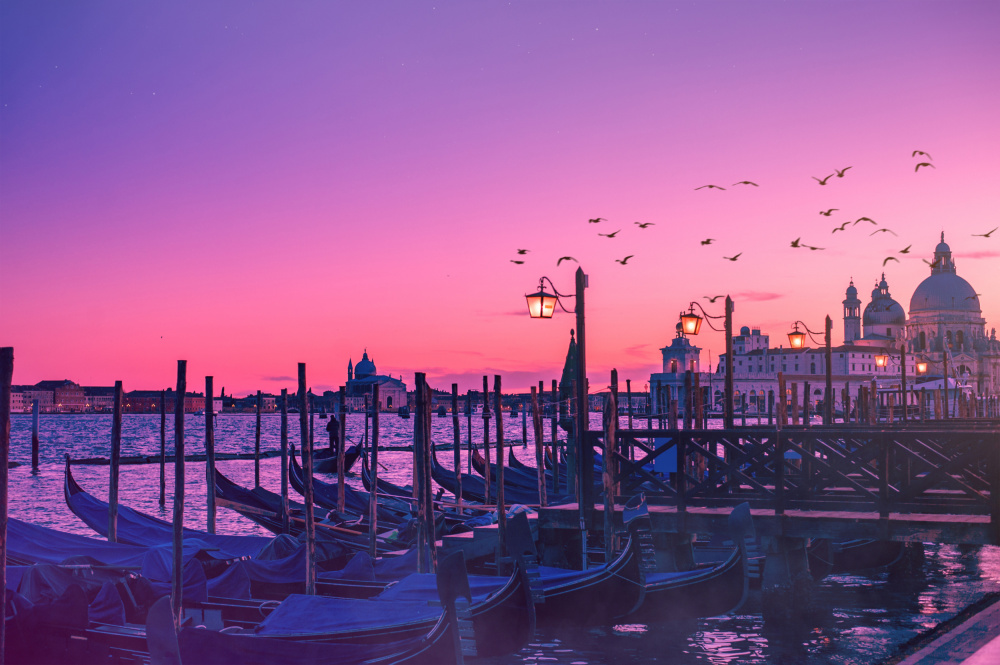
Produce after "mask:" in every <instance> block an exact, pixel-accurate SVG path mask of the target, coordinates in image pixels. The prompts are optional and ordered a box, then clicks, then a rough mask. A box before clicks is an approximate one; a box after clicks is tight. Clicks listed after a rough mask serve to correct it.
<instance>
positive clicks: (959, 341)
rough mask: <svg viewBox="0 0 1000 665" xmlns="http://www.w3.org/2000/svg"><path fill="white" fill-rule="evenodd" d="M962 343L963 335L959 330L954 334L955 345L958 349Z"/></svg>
mask: <svg viewBox="0 0 1000 665" xmlns="http://www.w3.org/2000/svg"><path fill="white" fill-rule="evenodd" d="M964 341H965V333H963V332H962V331H961V330H959V331H958V332H957V333H955V345H956V346H958V348H962V343H963V342H964Z"/></svg>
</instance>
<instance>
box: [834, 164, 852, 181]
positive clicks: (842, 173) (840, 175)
mask: <svg viewBox="0 0 1000 665" xmlns="http://www.w3.org/2000/svg"><path fill="white" fill-rule="evenodd" d="M853 168H854V167H853V166H847V167H845V168H842V169H834V171H836V172H837V177H838V178H843V177H844V174H845V173H847V169H853Z"/></svg>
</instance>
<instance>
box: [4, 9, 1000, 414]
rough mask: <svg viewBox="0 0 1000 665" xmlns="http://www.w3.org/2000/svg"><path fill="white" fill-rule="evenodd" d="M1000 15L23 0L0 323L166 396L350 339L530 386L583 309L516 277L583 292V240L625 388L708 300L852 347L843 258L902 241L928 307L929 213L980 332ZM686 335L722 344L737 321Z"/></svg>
mask: <svg viewBox="0 0 1000 665" xmlns="http://www.w3.org/2000/svg"><path fill="white" fill-rule="evenodd" d="M998 26H1000V3H997V2H995V1H991V2H869V3H864V2H847V3H845V2H666V1H664V2H652V1H651V2H572V3H570V2H530V3H529V2H513V3H498V2H412V1H406V2H314V3H309V2H294V3H284V2H258V3H254V4H251V3H250V2H207V3H206V2H179V1H175V2H167V3H136V2H125V1H118V2H105V1H95V2H28V1H26V0H11V1H6V2H4V3H2V4H0V346H13V347H14V352H15V371H14V383H16V384H20V383H35V382H37V381H40V380H43V379H63V378H69V379H72V380H74V381H76V382H78V383H81V384H84V385H110V384H111V383H113V382H114V381H115V380H116V379H121V380H123V381H124V385H125V388H126V389H127V390H131V389H138V388H148V389H157V388H163V387H166V386H168V385H171V384H172V383H173V382H174V379H175V373H176V360H177V359H181V358H183V359H187V361H188V383H189V386H193V387H195V388H197V389H201V387H203V385H204V384H203V379H202V377H203V376H205V375H213V376H214V377H215V386H216V390H218V388H219V387H225V389H226V392H227V393H236V394H245V393H247V392H249V391H252V390H256V389H262V390H265V391H277V390H280V389H281V388H282V387H289V388H294V376H295V370H296V363H297V362H306V363H307V365H308V373H309V383H310V385H311V386H312V387H313V389H314V390H318V391H321V390H324V389H330V388H335V387H336V386H339V385H341V384H343V383H344V380H345V379H346V366H347V362H348V360H349V359H353V360H354V362H355V363H357V361H358V360H359V359H360V357H361V354H362V352H363V350H364V349H365V348H367V349H368V352H369V355H370V356H371V357H372V358H373V359H374V361H375V363H376V365H377V366H378V370H379V372H380V373H390V374H392V375H394V376H399V375H402V376H403V379H404V381H406V382H407V384H408V385H410V386H411V387H412V384H413V372H415V371H424V372H427V373H428V378H429V381H430V383H431V385H433V386H434V387H439V388H448V387H449V386H450V384H451V383H452V382H453V381H457V382H459V384H460V386H461V388H462V389H463V390H465V389H467V388H472V387H476V386H477V385H481V377H482V375H483V374H490V375H492V374H502V375H503V377H504V387H505V388H506V389H508V390H517V389H524V388H526V387H527V386H529V385H530V384H531V383H534V382H537V381H538V380H539V379H545V380H550V379H552V378H556V377H558V375H559V372H560V370H561V367H562V363H563V360H564V357H565V353H566V347H567V344H568V342H569V330H570V328H572V327H573V325H574V321H573V317H571V316H567V315H562V314H561V315H558V316H556V317H554V318H553V319H552V320H551V321H532V320H530V319H529V318H528V316H527V313H526V312H527V310H526V307H525V301H524V294H525V293H529V292H531V291H534V290H535V288H536V286H537V284H538V279H539V277H541V276H542V275H545V276H548V277H550V278H551V279H552V280H553V281H554V282H555V284H556V286H557V288H559V289H560V290H561V291H564V292H571V291H572V290H573V271H574V270H575V269H576V267H577V264H576V263H573V262H570V261H565V262H563V263H562V265H561V266H559V267H557V266H556V261H557V259H558V258H559V257H561V256H567V255H568V256H572V257H574V258H576V259H578V260H579V263H580V265H581V266H583V268H584V270H585V271H586V272H587V273H588V275H589V278H590V288H589V289H588V290H587V294H586V298H587V333H588V365H589V370H590V371H589V375H590V380H591V386H592V390H598V389H601V388H602V387H604V386H605V385H607V383H608V381H609V379H608V376H609V372H610V370H611V368H613V367H617V368H618V370H619V372H620V376H621V379H622V382H623V383H624V380H625V379H632V385H633V389H640V390H641V389H642V386H643V385H644V384H645V382H646V381H648V379H649V374H650V372H653V371H658V368H659V366H660V354H659V351H658V349H659V348H660V347H662V346H664V345H666V344H668V343H669V342H670V339H671V338H672V337H673V331H674V326H675V324H676V322H677V316H678V312H679V311H680V310H681V309H684V308H686V306H687V303H688V302H689V301H691V300H699V301H700V302H701V303H702V304H703V305H704V306H705V307H706V308H707V309H709V311H710V312H715V313H718V314H721V313H722V300H721V299H720V300H718V301H716V303H715V304H714V305H710V304H709V303H708V301H707V300H704V299H703V297H704V296H715V295H718V294H726V293H729V294H731V295H732V296H733V298H734V300H735V302H736V315H735V325H736V328H737V330H738V329H739V327H740V326H743V325H748V326H759V327H761V328H762V329H763V331H764V332H766V333H770V334H771V336H772V337H771V339H772V343H773V344H775V345H776V344H778V343H782V342H783V343H785V344H787V338H786V337H785V336H784V335H785V333H787V332H788V330H789V329H790V328H791V324H792V321H794V320H795V319H801V320H803V321H805V322H806V323H807V324H808V325H809V326H810V327H812V328H814V329H816V330H822V327H823V317H824V316H825V315H827V314H829V315H831V316H832V317H833V319H834V343H840V341H841V340H842V335H843V324H842V319H841V316H842V314H841V308H842V305H841V301H842V300H843V299H844V290H845V289H846V287H847V286H848V283H849V281H850V280H851V278H853V279H854V282H855V285H856V286H857V287H858V290H859V292H860V294H861V298H862V301H863V302H864V303H866V304H867V302H868V300H869V296H868V294H869V293H870V291H871V289H872V286H873V284H874V282H875V281H876V280H877V279H878V278H879V276H880V275H881V273H882V271H883V267H882V266H883V261H884V259H886V258H887V257H889V256H894V257H895V258H898V259H899V260H898V261H889V262H888V265H886V266H885V268H884V270H885V274H886V278H887V280H888V282H889V286H890V291H891V293H892V295H893V296H894V297H895V298H896V299H897V300H898V301H899V302H900V303H901V304H902V305H903V307H904V309H907V310H909V300H910V295H911V294H912V293H913V290H914V288H915V287H916V286H917V284H918V283H919V282H920V280H922V279H923V278H924V277H926V276H927V275H928V274H929V268H928V266H927V265H926V264H925V263H923V262H922V259H930V258H931V256H932V253H933V250H934V245H935V244H936V243H937V242H938V237H939V234H940V233H941V232H942V231H944V233H945V239H946V241H947V242H948V243H949V244H950V245H951V248H952V250H953V252H954V256H955V260H956V263H957V266H958V274H959V275H961V276H962V277H964V278H965V279H967V280H968V281H969V282H970V283H971V284H972V285H973V287H975V288H976V291H978V292H979V293H981V294H982V296H981V297H980V301H981V303H982V306H983V315H984V317H985V318H986V321H987V330H989V329H990V328H991V327H993V326H996V325H998V324H1000V278H998V275H1000V231H998V232H997V233H995V234H994V235H993V236H991V237H989V238H983V237H974V236H973V235H972V234H982V233H986V232H987V231H989V230H990V229H992V228H994V227H996V226H1000V183H998V181H1000V168H998V162H1000V150H998V148H1000V122H998V118H1000V85H998V83H1000V74H998V72H1000V39H997V34H998ZM914 150H922V151H926V152H928V153H930V155H931V156H932V158H933V159H932V160H931V161H932V163H933V165H934V168H930V167H925V168H921V169H920V170H919V171H917V172H915V171H914V168H915V166H916V164H917V163H919V162H920V161H922V159H923V158H919V159H918V158H915V157H912V156H911V153H912V152H913V151H914ZM848 166H850V167H852V168H851V169H850V170H848V171H846V173H845V175H844V177H843V178H837V177H833V178H831V179H830V180H829V181H828V182H827V184H826V185H825V186H820V185H819V184H818V183H817V181H816V180H814V179H813V177H814V176H815V177H818V178H823V177H825V176H828V175H830V174H833V173H834V170H835V169H842V168H844V167H848ZM742 180H750V181H753V182H754V183H757V184H758V185H759V187H754V186H751V185H735V186H734V185H733V183H736V182H738V181H742ZM706 184H715V185H719V186H722V187H725V188H726V189H725V191H721V190H716V189H698V190H696V189H695V188H697V187H700V186H702V185H706ZM829 208H837V209H839V210H837V211H835V212H833V213H832V214H831V216H830V217H825V216H822V215H820V214H819V211H820V210H826V209H829ZM861 216H868V217H871V218H872V219H874V220H876V222H878V225H879V226H878V227H874V226H872V225H870V224H868V223H867V222H862V223H861V224H858V225H856V226H854V225H851V226H848V227H847V228H846V230H845V232H843V233H836V234H834V233H831V230H832V229H833V228H834V227H835V226H839V225H840V224H842V223H843V222H845V221H849V220H850V221H853V220H855V219H857V218H859V217H861ZM594 217H602V218H606V219H607V221H606V222H601V223H599V224H588V223H587V220H588V218H594ZM636 222H651V223H652V224H653V225H652V226H649V227H647V228H645V229H640V228H639V227H638V226H637V225H636V224H635V223H636ZM882 227H886V228H889V229H892V231H894V232H895V233H896V234H898V235H892V234H890V233H878V234H877V235H876V236H873V237H871V236H869V234H870V233H871V232H873V231H875V230H876V228H882ZM618 229H621V231H620V233H619V234H618V235H617V236H616V237H614V238H605V237H599V236H598V235H597V234H598V233H610V232H613V231H615V230H618ZM798 237H801V239H802V243H803V244H808V245H813V246H817V247H822V248H824V249H822V250H817V251H810V250H808V249H802V248H800V249H794V248H791V247H790V246H789V245H790V243H791V241H793V240H795V239H796V238H798ZM706 238H715V239H717V240H716V242H714V243H713V244H711V245H707V246H703V245H701V244H700V241H701V240H703V239H706ZM910 245H912V248H911V250H910V253H909V254H899V253H898V252H899V250H902V249H904V248H906V247H907V246H910ZM519 248H523V249H528V250H530V251H529V253H528V254H526V255H524V256H522V257H520V258H522V259H525V263H524V264H523V265H515V264H514V263H511V259H515V258H518V257H517V255H516V251H517V249H519ZM736 254H740V257H739V259H738V260H737V261H735V262H734V261H727V260H725V259H723V257H724V256H730V257H731V256H734V255H736ZM627 255H634V257H633V258H632V259H630V260H629V261H628V263H627V265H620V264H618V263H616V262H615V259H621V258H623V257H625V256H627ZM567 305H568V306H569V307H572V301H570V302H568V303H567ZM696 343H697V344H698V345H699V346H701V347H702V348H703V349H704V352H703V355H702V364H703V367H704V368H706V369H707V366H708V363H709V362H711V363H712V366H713V368H714V367H715V364H716V363H717V357H718V355H719V353H721V352H722V351H723V350H724V349H723V342H722V337H721V335H716V334H712V335H705V334H704V333H703V334H702V335H700V336H699V337H698V338H697V339H696ZM708 351H711V354H712V357H711V358H710V357H709V356H708V355H707V353H708Z"/></svg>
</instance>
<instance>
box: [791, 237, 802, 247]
mask: <svg viewBox="0 0 1000 665" xmlns="http://www.w3.org/2000/svg"><path fill="white" fill-rule="evenodd" d="M800 240H802V238H796V239H795V240H793V241H792V247H801V246H802V245H800V244H799V241H800Z"/></svg>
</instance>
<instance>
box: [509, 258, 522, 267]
mask: <svg viewBox="0 0 1000 665" xmlns="http://www.w3.org/2000/svg"><path fill="white" fill-rule="evenodd" d="M510 262H511V263H516V264H517V265H519V266H520V265H524V261H517V260H515V259H511V260H510Z"/></svg>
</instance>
